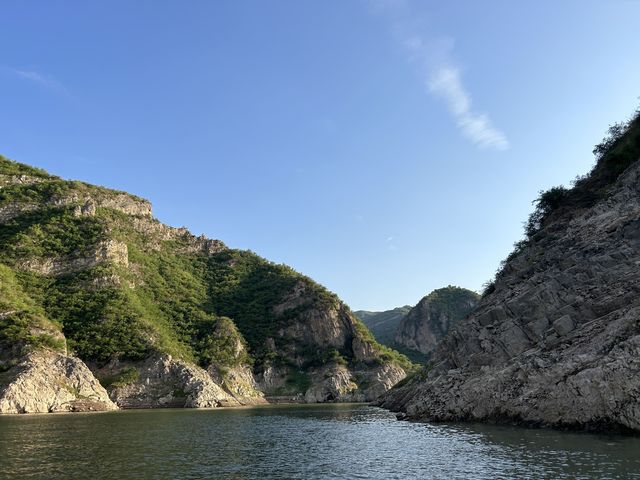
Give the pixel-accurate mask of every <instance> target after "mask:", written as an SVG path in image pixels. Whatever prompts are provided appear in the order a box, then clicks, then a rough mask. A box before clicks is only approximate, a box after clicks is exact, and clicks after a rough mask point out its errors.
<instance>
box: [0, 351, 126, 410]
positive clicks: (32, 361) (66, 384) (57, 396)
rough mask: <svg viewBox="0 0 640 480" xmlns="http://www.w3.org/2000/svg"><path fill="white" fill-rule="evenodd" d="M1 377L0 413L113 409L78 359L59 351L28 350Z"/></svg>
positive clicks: (101, 389)
mask: <svg viewBox="0 0 640 480" xmlns="http://www.w3.org/2000/svg"><path fill="white" fill-rule="evenodd" d="M1 379H2V380H4V381H3V382H1V383H0V413H48V412H78V411H101V410H116V409H117V407H116V405H115V404H114V403H113V402H112V401H111V400H110V399H109V396H108V395H107V392H106V390H105V389H104V388H103V387H102V385H100V383H99V382H98V380H96V378H95V377H94V376H93V374H92V373H91V371H90V370H89V369H88V368H87V366H86V365H85V364H84V363H83V362H82V361H81V360H79V359H77V358H74V357H70V356H66V355H62V354H59V353H55V352H47V351H39V352H34V353H31V354H29V355H27V356H26V357H25V358H23V360H22V361H21V362H20V363H18V364H17V365H15V366H14V367H13V368H11V369H10V370H9V371H7V372H5V373H3V374H2V377H1ZM3 383H4V385H3Z"/></svg>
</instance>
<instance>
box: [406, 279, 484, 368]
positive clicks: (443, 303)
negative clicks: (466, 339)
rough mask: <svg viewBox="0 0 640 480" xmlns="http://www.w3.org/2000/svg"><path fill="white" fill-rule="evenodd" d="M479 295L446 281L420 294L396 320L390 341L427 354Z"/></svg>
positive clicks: (473, 305) (474, 302) (463, 316)
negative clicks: (395, 327)
mask: <svg viewBox="0 0 640 480" xmlns="http://www.w3.org/2000/svg"><path fill="white" fill-rule="evenodd" d="M479 300H480V295H478V294H477V293H476V292H473V291H471V290H467V289H466V288H460V287H454V286H451V285H449V286H448V287H445V288H439V289H437V290H434V291H433V292H431V293H429V294H428V295H427V296H425V297H424V298H422V300H420V301H419V302H418V304H417V305H416V306H415V307H413V308H412V309H411V310H410V311H409V312H408V313H407V314H406V315H405V316H404V317H403V318H402V321H401V322H400V323H399V325H398V327H397V329H396V334H395V337H394V343H393V344H394V345H397V346H400V347H405V348H407V349H409V350H415V351H418V352H420V353H422V354H423V355H426V356H429V355H430V354H431V353H432V352H433V350H434V349H435V348H436V345H437V344H438V342H440V340H442V339H443V338H444V337H445V335H446V334H447V333H449V330H451V328H452V327H453V326H454V325H456V324H457V323H458V322H459V321H460V320H462V319H463V318H465V317H466V316H467V315H469V313H471V312H472V311H473V309H474V308H475V307H476V305H477V304H478V301H479Z"/></svg>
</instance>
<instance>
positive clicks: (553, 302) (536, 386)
mask: <svg viewBox="0 0 640 480" xmlns="http://www.w3.org/2000/svg"><path fill="white" fill-rule="evenodd" d="M612 134H613V136H612V137H611V138H609V139H608V140H606V141H605V142H603V144H601V145H599V146H598V147H596V153H597V155H598V162H597V164H596V166H595V167H594V169H593V170H592V172H591V173H590V174H589V175H588V176H586V177H583V178H581V179H578V180H577V182H576V185H575V187H574V188H572V189H570V190H568V189H564V188H562V187H556V188H553V189H551V190H549V191H548V192H545V193H543V194H542V195H541V196H540V199H539V200H538V203H537V209H536V211H535V212H534V214H533V215H532V216H531V218H530V220H529V223H528V225H527V234H528V236H527V238H526V240H524V241H523V242H520V243H519V244H518V245H517V246H516V250H515V251H514V252H513V253H512V254H511V255H510V256H509V258H508V259H507V260H506V261H505V263H504V265H503V268H502V269H501V270H500V272H499V273H498V274H497V277H496V280H495V282H494V283H493V284H492V285H489V286H488V288H487V290H486V292H485V296H484V297H483V298H482V300H481V301H480V303H479V305H478V307H477V308H476V310H475V311H474V312H473V313H472V314H471V315H470V316H469V317H468V318H467V319H466V320H464V321H462V322H461V323H459V324H458V325H457V326H456V327H455V328H454V329H453V331H452V332H451V333H450V334H449V335H448V336H447V337H446V338H445V340H444V341H443V342H442V343H441V344H440V345H439V347H438V349H437V351H436V353H435V354H434V356H433V362H432V364H431V365H430V366H429V367H428V368H426V369H425V370H423V371H422V372H420V373H419V374H416V375H415V376H414V377H412V378H411V379H409V380H407V381H406V382H404V384H403V385H401V386H399V387H397V388H395V389H393V390H392V391H391V392H389V393H387V394H386V395H385V396H384V397H383V398H382V400H381V401H380V404H381V405H382V406H384V407H387V408H390V409H392V410H395V411H399V412H402V413H401V415H402V416H406V417H408V418H412V419H418V420H427V421H454V420H468V421H492V422H514V423H520V424H529V425H543V426H554V427H572V428H586V429H603V430H612V429H619V430H633V431H640V374H639V372H640V269H639V266H640V118H639V117H638V116H636V118H635V119H634V120H633V121H632V122H630V123H629V124H628V125H627V126H626V127H625V128H623V129H620V128H614V129H612Z"/></svg>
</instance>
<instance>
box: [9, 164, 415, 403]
mask: <svg viewBox="0 0 640 480" xmlns="http://www.w3.org/2000/svg"><path fill="white" fill-rule="evenodd" d="M408 368H411V364H410V362H409V361H408V360H407V359H406V358H405V357H403V356H402V355H400V354H398V353H397V352H395V351H392V350H390V349H388V348H386V347H384V346H382V345H380V344H378V343H377V342H375V340H373V337H372V336H371V334H370V333H369V331H368V330H367V329H366V327H365V326H364V325H363V324H362V323H361V322H360V321H359V320H358V319H356V318H355V317H354V315H353V314H352V313H351V311H350V310H349V308H348V307H346V306H345V305H344V304H343V303H342V302H341V301H340V300H339V299H338V298H337V297H336V296H335V295H334V294H332V293H330V292H328V291H327V290H326V289H325V288H323V287H322V286H320V285H318V284H316V283H315V282H313V281H312V280H311V279H309V278H308V277H305V276H303V275H301V274H299V273H297V272H295V271H294V270H293V269H291V268H289V267H287V266H285V265H277V264H274V263H271V262H268V261H267V260H265V259H263V258H260V257H259V256H257V255H255V254H253V253H252V252H249V251H240V250H234V249H230V248H228V247H226V246H225V245H224V244H223V243H222V242H220V241H218V240H210V239H207V238H205V237H202V236H201V237H195V236H193V235H192V234H190V233H189V232H188V231H187V230H186V229H184V228H172V227H169V226H166V225H163V224H162V223H160V222H159V221H158V220H156V219H154V218H153V216H152V213H151V204H150V203H149V202H148V201H146V200H143V199H141V198H138V197H135V196H133V195H130V194H127V193H124V192H117V191H113V190H109V189H106V188H102V187H97V186H93V185H89V184H85V183H82V182H76V181H65V180H62V179H60V178H58V177H54V176H51V175H49V174H48V173H46V172H44V171H42V170H39V169H36V168H32V167H28V166H26V165H22V164H18V163H15V162H12V161H9V160H7V159H5V158H2V157H0V413H24V412H53V411H78V410H110V409H114V408H117V407H122V408H132V407H139V408H145V407H163V406H171V407H216V406H222V405H229V406H233V405H247V404H256V403H264V402H265V401H267V400H266V398H267V397H271V398H275V399H279V400H286V401H300V402H330V401H370V400H373V399H374V398H376V397H377V396H379V395H380V394H381V393H383V392H385V391H386V390H388V389H389V388H391V387H392V386H393V385H394V384H395V383H396V382H398V381H399V380H401V379H402V378H404V376H405V374H406V372H405V371H406V370H407V369H408Z"/></svg>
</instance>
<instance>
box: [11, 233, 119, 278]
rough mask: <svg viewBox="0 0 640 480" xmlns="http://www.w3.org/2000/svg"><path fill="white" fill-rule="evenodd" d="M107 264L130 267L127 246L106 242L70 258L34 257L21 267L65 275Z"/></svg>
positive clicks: (117, 242)
mask: <svg viewBox="0 0 640 480" xmlns="http://www.w3.org/2000/svg"><path fill="white" fill-rule="evenodd" d="M106 262H113V263H115V264H117V265H122V266H124V267H127V266H129V252H128V249H127V244H126V243H123V242H119V241H116V240H105V241H102V242H100V243H98V244H97V245H95V246H94V247H93V248H92V249H91V250H90V251H86V252H80V253H78V254H75V255H73V256H69V257H59V258H39V257H33V258H30V259H28V260H25V261H23V262H22V263H21V264H20V267H21V268H23V269H25V270H30V271H32V272H36V273H39V274H41V275H63V274H67V273H71V272H76V271H80V270H86V269H89V268H93V267H95V266H97V265H101V264H104V263H106Z"/></svg>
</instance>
